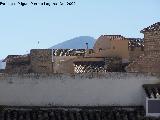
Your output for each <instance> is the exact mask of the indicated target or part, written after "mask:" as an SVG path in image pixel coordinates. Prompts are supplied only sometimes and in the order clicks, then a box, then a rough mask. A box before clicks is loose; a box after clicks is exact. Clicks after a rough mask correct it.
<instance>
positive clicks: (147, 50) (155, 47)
mask: <svg viewBox="0 0 160 120" xmlns="http://www.w3.org/2000/svg"><path fill="white" fill-rule="evenodd" d="M126 70H127V71H128V72H152V73H160V31H150V32H144V54H141V56H140V57H139V58H138V59H136V60H135V61H134V62H133V63H131V64H130V65H129V66H128V67H127V68H126Z"/></svg>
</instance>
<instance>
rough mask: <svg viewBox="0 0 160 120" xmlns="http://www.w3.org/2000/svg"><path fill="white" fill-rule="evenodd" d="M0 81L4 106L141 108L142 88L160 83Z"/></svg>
mask: <svg viewBox="0 0 160 120" xmlns="http://www.w3.org/2000/svg"><path fill="white" fill-rule="evenodd" d="M0 78H1V80H0V104H1V105H49V104H52V105H142V104H143V89H142V85H143V84H147V83H157V82H159V79H158V78H156V77H153V76H149V75H142V74H133V73H123V74H122V73H107V74H106V75H101V76H100V75H98V76H96V75H95V76H94V77H93V78H91V76H89V75H84V76H83V75H76V76H74V77H73V76H72V77H70V76H69V75H54V76H41V77H39V78H36V77H35V76H34V75H33V76H32V75H30V76H28V75H27V76H23V77H20V76H19V77H17V76H12V77H4V78H3V77H0Z"/></svg>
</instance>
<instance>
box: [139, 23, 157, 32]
mask: <svg viewBox="0 0 160 120" xmlns="http://www.w3.org/2000/svg"><path fill="white" fill-rule="evenodd" d="M151 31H160V22H157V23H155V24H153V25H150V26H149V27H147V28H144V29H143V30H141V33H143V32H151Z"/></svg>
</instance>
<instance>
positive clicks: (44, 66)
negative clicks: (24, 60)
mask: <svg viewBox="0 0 160 120" xmlns="http://www.w3.org/2000/svg"><path fill="white" fill-rule="evenodd" d="M30 56H31V68H32V72H36V73H51V72H52V71H53V68H52V50H51V49H32V50H31V51H30Z"/></svg>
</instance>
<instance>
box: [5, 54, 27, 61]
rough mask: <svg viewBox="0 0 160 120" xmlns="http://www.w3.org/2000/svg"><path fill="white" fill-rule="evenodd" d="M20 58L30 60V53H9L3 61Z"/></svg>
mask: <svg viewBox="0 0 160 120" xmlns="http://www.w3.org/2000/svg"><path fill="white" fill-rule="evenodd" d="M19 60H29V54H27V55H8V56H7V57H6V58H5V59H4V60H3V62H13V61H15V62H16V61H17V62H18V61H19Z"/></svg>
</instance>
